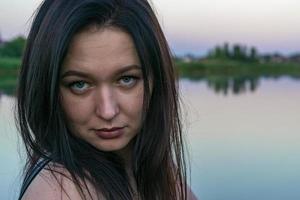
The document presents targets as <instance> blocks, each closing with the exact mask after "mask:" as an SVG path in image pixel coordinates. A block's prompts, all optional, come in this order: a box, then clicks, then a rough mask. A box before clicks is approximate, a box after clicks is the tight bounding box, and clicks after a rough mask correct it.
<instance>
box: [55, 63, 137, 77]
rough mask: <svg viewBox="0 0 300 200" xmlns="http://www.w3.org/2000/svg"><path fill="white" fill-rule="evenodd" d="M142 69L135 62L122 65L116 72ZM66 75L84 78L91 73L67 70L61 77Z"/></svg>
mask: <svg viewBox="0 0 300 200" xmlns="http://www.w3.org/2000/svg"><path fill="white" fill-rule="evenodd" d="M134 69H136V70H141V69H142V68H141V67H140V66H139V65H136V64H133V65H127V66H125V67H121V68H120V69H118V70H116V72H115V74H122V73H124V72H127V71H130V70H134ZM66 76H80V77H83V78H89V77H90V74H88V73H85V72H82V71H78V70H68V71H66V72H64V73H63V74H62V75H61V78H64V77H66Z"/></svg>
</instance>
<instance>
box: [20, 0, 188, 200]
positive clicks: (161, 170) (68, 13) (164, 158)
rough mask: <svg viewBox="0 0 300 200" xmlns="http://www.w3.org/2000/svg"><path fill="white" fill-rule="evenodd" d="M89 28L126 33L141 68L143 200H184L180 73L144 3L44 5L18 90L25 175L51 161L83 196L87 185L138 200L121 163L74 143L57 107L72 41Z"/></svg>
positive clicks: (53, 1)
mask: <svg viewBox="0 0 300 200" xmlns="http://www.w3.org/2000/svg"><path fill="white" fill-rule="evenodd" d="M91 24H97V25H98V26H99V27H110V26H113V27H118V28H120V29H122V30H123V31H125V32H127V33H128V34H129V35H130V36H131V37H132V39H133V42H134V44H135V48H136V50H137V53H138V56H139V59H140V62H141V66H142V71H143V77H144V88H145V89H144V91H145V93H144V112H143V113H145V114H144V116H143V124H142V129H141V131H140V133H139V134H137V136H136V138H134V141H133V146H134V147H133V152H132V166H133V169H132V170H133V175H134V178H135V180H136V182H137V191H138V193H139V195H140V197H141V199H145V200H155V199H159V200H161V199H166V200H167V199H172V200H173V199H186V191H187V189H186V164H185V157H184V147H183V138H182V133H181V123H180V118H179V105H178V104H179V103H178V93H177V90H178V85H177V83H176V82H177V80H176V75H175V72H174V69H173V63H172V59H171V56H170V50H169V47H168V45H167V42H166V39H165V37H164V34H163V32H162V30H161V28H160V25H159V23H158V21H157V18H156V16H155V14H154V12H153V10H152V8H151V6H150V5H149V2H147V1H146V0H72V1H70V0H45V1H44V2H43V3H42V4H41V6H40V7H39V9H38V11H37V13H36V16H35V18H34V21H33V24H32V27H31V30H30V33H29V36H28V40H27V46H26V49H25V53H24V57H23V61H22V67H21V71H20V78H19V86H18V92H17V97H18V102H17V109H18V112H17V119H18V128H19V131H20V133H21V135H22V138H23V140H24V143H25V147H26V151H27V154H28V161H27V165H26V168H25V172H27V173H28V171H29V170H30V169H31V168H32V167H33V166H34V165H35V164H36V162H37V160H38V159H40V158H49V159H51V160H52V161H53V162H56V163H59V164H61V165H63V166H64V167H65V169H66V170H68V172H69V173H70V175H71V178H72V180H73V181H74V183H75V184H76V185H77V186H78V187H77V188H78V190H80V191H79V192H80V194H81V195H82V196H83V189H82V184H81V183H82V182H84V183H86V182H85V181H86V180H88V181H89V182H91V183H92V184H93V186H94V187H95V188H96V189H97V191H101V193H102V194H103V195H104V196H105V198H107V199H132V198H133V189H132V187H131V185H130V183H129V178H128V176H127V174H126V171H125V169H124V163H123V161H122V159H120V158H119V157H118V156H117V155H116V154H114V153H112V152H103V151H100V150H98V149H96V148H94V147H92V146H91V145H89V144H87V143H86V142H84V141H82V140H80V139H78V138H74V137H73V136H72V134H70V133H69V130H68V128H67V126H66V119H65V118H64V114H63V111H62V108H61V105H60V103H59V73H60V69H61V64H62V61H63V59H64V57H65V55H66V53H67V51H68V46H69V43H70V41H71V39H72V37H73V36H74V35H75V34H76V33H77V32H78V31H79V30H81V29H83V28H84V27H86V26H88V25H91ZM150 78H151V81H153V88H152V92H151V94H150V88H149V81H150ZM85 185H86V184H85ZM86 189H88V188H86ZM83 198H85V197H83Z"/></svg>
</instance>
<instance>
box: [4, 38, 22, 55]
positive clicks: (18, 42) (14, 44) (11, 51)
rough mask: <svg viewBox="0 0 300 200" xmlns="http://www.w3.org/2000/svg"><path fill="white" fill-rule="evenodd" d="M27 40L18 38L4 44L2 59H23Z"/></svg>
mask: <svg viewBox="0 0 300 200" xmlns="http://www.w3.org/2000/svg"><path fill="white" fill-rule="evenodd" d="M25 42H26V39H25V38H24V37H23V36H19V37H16V38H14V39H12V40H10V41H7V42H4V43H3V44H2V45H1V46H0V56H2V57H21V56H22V54H23V49H24V46H25Z"/></svg>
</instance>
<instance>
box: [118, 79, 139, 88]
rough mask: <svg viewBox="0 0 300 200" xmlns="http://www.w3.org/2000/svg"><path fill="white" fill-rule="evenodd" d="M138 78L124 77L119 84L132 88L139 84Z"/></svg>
mask: <svg viewBox="0 0 300 200" xmlns="http://www.w3.org/2000/svg"><path fill="white" fill-rule="evenodd" d="M137 80H138V77H135V76H123V77H121V78H120V79H119V84H120V85H122V86H124V87H132V86H134V85H135V83H136V82H137Z"/></svg>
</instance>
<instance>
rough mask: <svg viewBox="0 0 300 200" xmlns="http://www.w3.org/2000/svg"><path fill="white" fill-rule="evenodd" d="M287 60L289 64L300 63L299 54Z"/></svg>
mask: <svg viewBox="0 0 300 200" xmlns="http://www.w3.org/2000/svg"><path fill="white" fill-rule="evenodd" d="M289 60H290V61H291V62H297V63H300V53H299V54H295V55H292V56H290V57H289Z"/></svg>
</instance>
